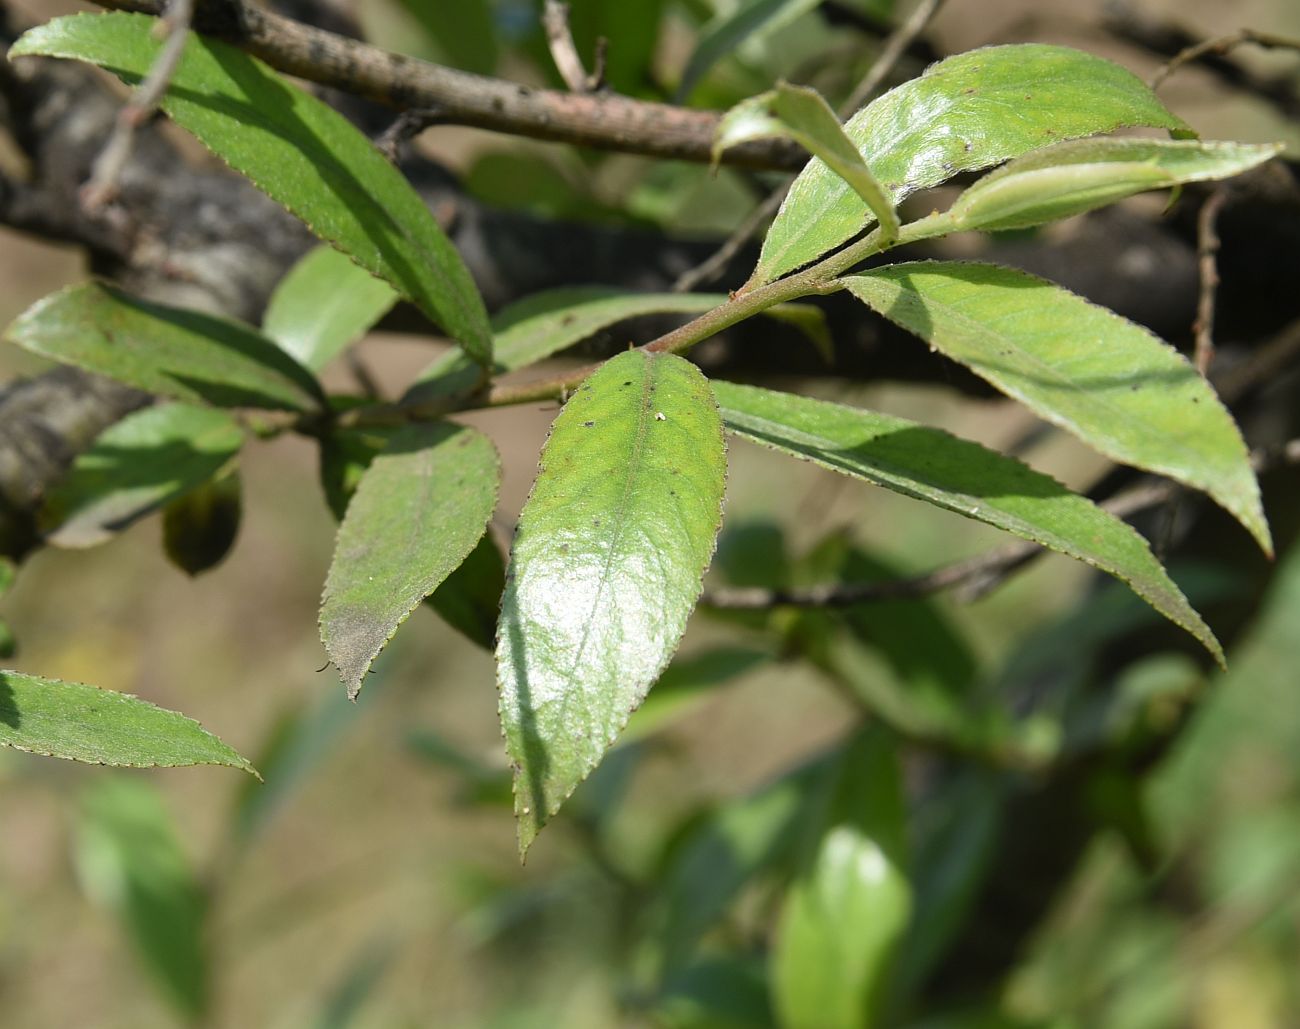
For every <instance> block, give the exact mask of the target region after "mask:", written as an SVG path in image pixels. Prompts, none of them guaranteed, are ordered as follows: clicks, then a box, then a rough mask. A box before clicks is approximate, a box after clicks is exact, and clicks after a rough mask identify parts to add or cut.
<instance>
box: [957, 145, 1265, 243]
mask: <svg viewBox="0 0 1300 1029" xmlns="http://www.w3.org/2000/svg"><path fill="white" fill-rule="evenodd" d="M1280 150H1281V147H1280V146H1274V145H1269V146H1252V145H1248V144H1243V143H1201V142H1194V141H1191V140H1158V139H1084V140H1076V141H1074V142H1070V143H1062V144H1060V145H1059V146H1054V147H1047V148H1045V149H1043V150H1036V151H1034V152H1033V153H1030V154H1026V155H1025V156H1024V157H1018V158H1016V160H1014V161H1012V162H1010V163H1009V164H1006V165H1004V166H1003V167H1001V168H999V169H998V170H997V171H995V172H992V173H991V174H989V175H986V176H984V178H982V179H980V180H979V181H978V182H976V183H975V184H974V185H973V186H971V187H970V188H969V189H967V190H966V192H964V193H963V194H962V195H961V196H959V197H958V198H957V200H956V202H955V203H954V204H953V205H952V207H951V208H950V209H949V211H948V214H949V215H950V216H951V218H952V221H953V222H954V224H955V225H956V227H957V228H959V229H983V230H985V231H990V232H994V231H1002V230H1005V229H1027V228H1032V227H1033V226H1035V225H1041V224H1043V223H1044V222H1049V221H1054V220H1056V219H1058V218H1067V217H1069V216H1070V215H1075V214H1082V213H1083V212H1084V211H1091V210H1092V209H1093V208H1096V207H1102V206H1104V205H1106V204H1112V203H1114V202H1115V201H1117V200H1122V199H1124V198H1125V197H1128V196H1132V195H1133V194H1134V193H1142V192H1144V191H1146V190H1149V189H1166V188H1169V187H1172V186H1178V185H1181V184H1183V183H1185V182H1204V181H1206V180H1209V179H1225V178H1228V177H1230V176H1233V175H1238V174H1240V173H1241V172H1244V171H1247V170H1248V169H1250V168H1253V167H1255V166H1256V165H1258V164H1262V163H1263V162H1264V161H1267V160H1268V159H1269V158H1271V157H1274V156H1276V155H1277V154H1278V152H1279V151H1280Z"/></svg>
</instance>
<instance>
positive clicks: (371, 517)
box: [320, 423, 501, 698]
mask: <svg viewBox="0 0 1300 1029" xmlns="http://www.w3.org/2000/svg"><path fill="white" fill-rule="evenodd" d="M500 481H501V466H500V462H499V460H498V459H497V454H496V450H495V449H494V448H493V446H492V443H491V442H490V441H489V440H488V438H487V437H486V436H484V435H483V434H482V433H480V432H478V431H477V430H475V429H470V428H466V427H464V426H459V425H450V424H447V423H439V424H428V425H415V426H412V427H410V428H409V429H405V430H403V431H402V432H401V433H399V434H397V435H396V436H394V437H393V439H392V440H391V441H390V442H389V444H388V446H387V447H386V448H385V449H384V451H383V453H381V454H380V455H379V456H378V457H376V458H375V459H374V461H373V462H372V463H371V464H370V467H369V468H368V469H367V470H366V473H365V474H364V475H363V476H362V477H361V482H360V484H359V485H358V486H357V491H356V494H355V496H353V498H352V502H351V503H350V504H348V509H347V515H346V516H345V517H344V519H343V524H342V525H340V526H339V535H338V542H337V543H336V545H335V548H334V560H333V562H332V563H331V565H330V570H329V576H328V578H327V579H326V580H325V595H324V598H323V599H322V601H321V612H320V632H321V641H322V642H323V643H324V644H325V649H326V650H327V651H328V652H329V655H330V660H331V661H333V662H334V665H335V667H337V668H338V670H339V674H340V675H341V676H342V678H343V681H344V683H345V684H346V685H347V688H348V696H349V697H352V698H355V697H356V695H357V694H358V693H359V692H360V691H361V680H362V679H364V678H365V675H366V672H367V671H369V669H370V664H371V662H372V661H374V659H375V657H376V656H378V654H379V652H380V651H381V650H383V648H384V646H385V644H387V643H388V641H389V640H390V639H392V638H393V634H394V633H395V632H396V631H397V628H398V626H400V625H401V624H402V623H403V622H404V621H406V619H407V617H408V616H409V615H410V613H411V612H412V611H413V610H415V608H416V606H417V605H418V604H419V603H420V602H421V601H422V600H424V598H425V597H427V596H428V595H429V594H430V593H432V592H433V591H434V590H435V589H437V588H438V586H439V584H440V583H442V581H443V580H444V579H446V578H447V576H448V575H449V574H450V573H451V572H452V571H454V570H455V569H456V568H457V566H459V565H460V563H461V562H462V561H464V560H465V558H466V557H467V556H468V555H469V553H470V551H472V550H473V549H474V547H475V545H476V544H477V543H478V542H479V540H480V539H482V538H483V531H484V529H485V527H486V526H487V521H488V519H489V518H490V517H491V516H492V511H493V509H494V508H495V507H496V502H497V488H498V486H499V484H500Z"/></svg>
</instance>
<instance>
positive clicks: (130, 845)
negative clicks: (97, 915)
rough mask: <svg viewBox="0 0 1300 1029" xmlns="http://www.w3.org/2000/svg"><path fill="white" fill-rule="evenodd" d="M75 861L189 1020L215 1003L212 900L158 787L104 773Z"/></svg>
mask: <svg viewBox="0 0 1300 1029" xmlns="http://www.w3.org/2000/svg"><path fill="white" fill-rule="evenodd" d="M73 853H74V858H75V861H76V868H77V873H78V878H79V879H80V880H81V885H82V888H83V889H84V890H85V891H86V893H87V894H88V895H89V896H90V899H91V900H92V901H94V902H95V903H96V904H98V905H100V906H101V907H103V908H105V909H107V910H108V911H110V912H112V913H113V914H114V915H115V916H116V917H117V918H119V919H120V920H121V921H122V924H123V927H124V928H125V930H126V935H127V938H128V939H129V940H130V942H131V943H132V944H134V946H135V949H136V953H137V955H138V956H139V958H140V960H141V962H142V963H143V964H144V966H145V968H146V969H147V970H148V971H149V973H150V974H151V975H152V976H153V977H154V978H155V980H156V981H157V983H158V985H159V986H160V987H161V989H162V991H163V992H164V993H165V994H166V996H167V998H168V1000H170V1001H171V1002H172V1003H173V1004H175V1005H176V1006H177V1007H178V1008H179V1009H180V1010H181V1011H182V1012H184V1014H185V1015H187V1016H189V1017H188V1018H187V1019H186V1022H187V1024H201V1023H202V1022H203V1021H204V1018H203V1016H204V1013H205V1012H206V1011H207V1010H208V1009H209V1001H210V1000H211V989H210V983H211V974H210V971H211V969H210V965H209V957H208V949H207V940H206V935H207V924H206V923H207V915H208V911H209V907H208V898H207V894H206V892H205V890H204V889H203V886H202V884H201V883H200V882H199V877H198V875H197V873H196V871H195V869H194V867H193V865H192V863H191V861H190V859H189V858H188V856H187V855H186V853H185V850H184V848H182V846H181V844H180V841H179V840H178V839H177V834H176V825H175V823H174V822H173V820H172V818H171V815H170V814H169V812H168V811H167V807H166V805H165V804H164V803H163V801H162V797H161V796H160V795H159V793H158V791H157V790H156V789H154V788H153V787H152V786H151V785H150V784H149V783H147V782H142V781H140V780H138V779H123V778H104V779H100V780H98V781H97V782H96V783H95V786H94V787H93V788H92V789H90V790H89V791H88V792H87V794H86V797H85V801H84V805H83V810H82V814H81V818H80V820H79V821H78V823H77V833H76V848H75V850H74V852H73Z"/></svg>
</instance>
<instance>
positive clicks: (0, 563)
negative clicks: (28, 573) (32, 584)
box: [0, 554, 18, 597]
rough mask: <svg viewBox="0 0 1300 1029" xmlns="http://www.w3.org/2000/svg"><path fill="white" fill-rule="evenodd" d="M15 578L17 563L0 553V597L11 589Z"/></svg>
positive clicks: (16, 575)
mask: <svg viewBox="0 0 1300 1029" xmlns="http://www.w3.org/2000/svg"><path fill="white" fill-rule="evenodd" d="M16 578H18V565H16V564H15V563H14V562H13V560H12V559H11V558H8V557H5V556H4V555H3V554H0V597H3V596H4V595H5V594H6V593H8V592H9V591H10V590H11V589H13V585H14V580H15V579H16Z"/></svg>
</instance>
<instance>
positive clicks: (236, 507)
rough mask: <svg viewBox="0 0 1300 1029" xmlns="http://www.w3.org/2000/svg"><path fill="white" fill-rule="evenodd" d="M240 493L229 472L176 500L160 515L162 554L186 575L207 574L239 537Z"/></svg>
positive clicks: (235, 476) (235, 474)
mask: <svg viewBox="0 0 1300 1029" xmlns="http://www.w3.org/2000/svg"><path fill="white" fill-rule="evenodd" d="M243 510H244V503H243V491H242V488H241V486H240V479H239V473H238V471H235V470H233V469H232V470H231V471H230V472H228V473H226V474H224V475H218V476H217V477H216V478H214V479H210V480H208V481H207V482H205V483H203V484H202V485H201V486H199V487H198V488H197V489H194V490H191V491H190V492H189V493H185V494H183V495H182V496H179V497H177V498H176V499H175V500H173V501H172V502H171V503H170V504H168V505H167V507H166V508H165V509H164V511H163V550H164V551H165V552H166V554H167V558H168V560H170V561H171V563H172V564H174V565H175V566H176V567H177V568H179V569H180V570H181V571H183V572H185V573H186V574H187V575H200V574H202V573H203V572H206V571H210V570H211V569H213V568H215V567H216V566H217V565H219V564H221V562H222V561H224V560H225V559H226V555H227V554H229V553H230V548H231V547H233V546H234V545H235V537H236V536H237V535H239V522H240V520H241V518H242V516H243Z"/></svg>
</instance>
